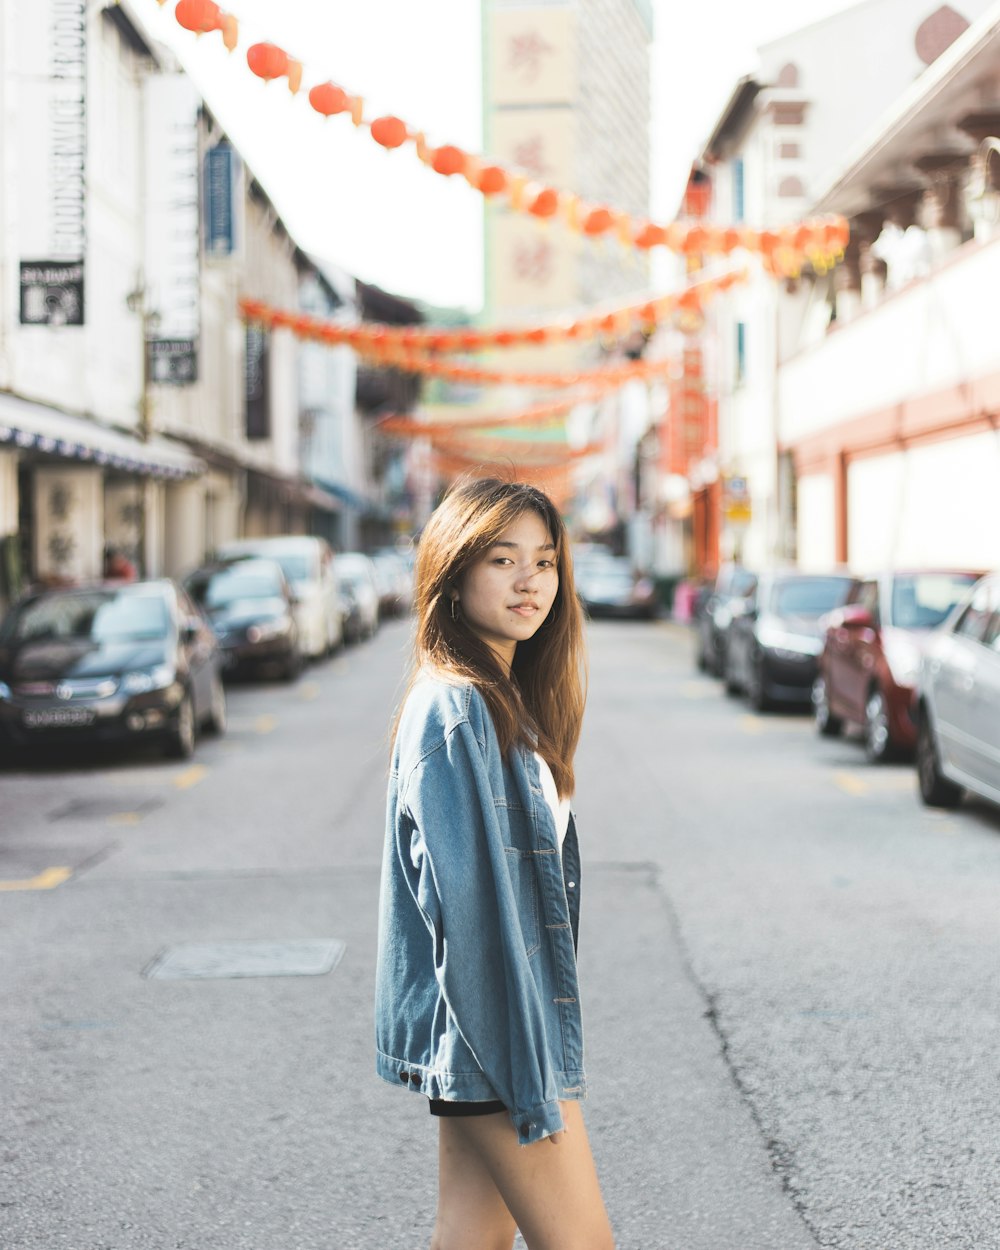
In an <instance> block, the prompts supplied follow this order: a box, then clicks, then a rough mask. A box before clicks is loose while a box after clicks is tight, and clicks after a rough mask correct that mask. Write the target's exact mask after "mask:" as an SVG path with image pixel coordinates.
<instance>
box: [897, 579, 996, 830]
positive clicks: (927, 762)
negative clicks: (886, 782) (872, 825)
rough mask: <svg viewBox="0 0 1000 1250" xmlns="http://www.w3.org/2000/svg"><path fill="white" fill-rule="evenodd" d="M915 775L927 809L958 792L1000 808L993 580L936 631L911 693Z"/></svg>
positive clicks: (952, 802)
mask: <svg viewBox="0 0 1000 1250" xmlns="http://www.w3.org/2000/svg"><path fill="white" fill-rule="evenodd" d="M917 774H918V777H919V780H920V795H921V797H922V799H923V801H924V802H925V803H926V804H928V805H929V806H931V807H956V806H957V805H958V803H959V802H960V801H961V798H962V791H963V790H971V791H972V792H973V793H975V794H978V795H981V796H982V797H983V798H984V799H989V800H990V802H992V803H997V804H1000V573H991V574H989V575H988V576H987V577H984V578H982V579H981V580H980V581H978V582H977V583H976V585H975V586H974V587H973V589H972V590H971V591H970V593H969V594H968V595H967V596H966V597H965V598H964V599H963V600H962V602H961V603H960V604H959V605H958V606H957V607H956V608H955V610H954V612H953V613H952V614H951V616H949V618H948V620H947V621H946V622H945V623H944V625H942V626H941V628H940V629H938V630H937V631H935V634H934V635H933V637H932V640H931V642H930V645H929V646H928V648H927V651H926V653H925V655H924V657H923V661H922V663H921V668H920V677H919V681H918V686H917Z"/></svg>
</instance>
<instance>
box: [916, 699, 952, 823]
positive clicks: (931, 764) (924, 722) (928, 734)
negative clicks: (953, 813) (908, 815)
mask: <svg viewBox="0 0 1000 1250" xmlns="http://www.w3.org/2000/svg"><path fill="white" fill-rule="evenodd" d="M917 780H918V782H919V783H920V797H921V798H922V799H923V801H924V803H925V804H926V805H927V806H928V807H946V808H953V807H958V805H959V803H960V802H961V801H962V787H961V786H956V785H955V783H954V782H953V781H949V780H948V778H947V777H945V776H943V775H942V773H941V765H940V762H939V761H938V753H937V744H936V743H935V741H934V731H933V729H931V725H930V718H929V717H928V715H927V713H926V712H922V713H921V716H920V724H919V725H918V727H917Z"/></svg>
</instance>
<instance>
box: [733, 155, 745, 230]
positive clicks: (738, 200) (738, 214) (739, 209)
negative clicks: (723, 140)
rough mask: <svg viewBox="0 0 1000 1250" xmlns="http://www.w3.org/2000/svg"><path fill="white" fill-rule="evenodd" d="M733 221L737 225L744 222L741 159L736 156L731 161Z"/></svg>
mask: <svg viewBox="0 0 1000 1250" xmlns="http://www.w3.org/2000/svg"><path fill="white" fill-rule="evenodd" d="M732 169H733V221H734V222H735V223H736V224H737V225H739V223H740V222H741V221H745V220H746V192H745V179H744V175H743V157H742V156H737V157H735V158H734V160H733V166H732Z"/></svg>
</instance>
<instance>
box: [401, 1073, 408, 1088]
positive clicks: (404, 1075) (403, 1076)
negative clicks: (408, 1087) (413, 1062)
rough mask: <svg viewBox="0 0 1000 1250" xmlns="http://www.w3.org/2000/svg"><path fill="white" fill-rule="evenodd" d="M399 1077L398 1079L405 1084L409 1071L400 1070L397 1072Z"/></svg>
mask: <svg viewBox="0 0 1000 1250" xmlns="http://www.w3.org/2000/svg"><path fill="white" fill-rule="evenodd" d="M399 1079H400V1080H401V1081H402V1082H403V1084H404V1085H405V1084H406V1082H407V1081H408V1080H409V1079H410V1074H409V1072H400V1074H399Z"/></svg>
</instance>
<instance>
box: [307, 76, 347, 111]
mask: <svg viewBox="0 0 1000 1250" xmlns="http://www.w3.org/2000/svg"><path fill="white" fill-rule="evenodd" d="M309 103H310V104H311V105H312V106H313V108H314V109H315V110H316V112H317V113H322V114H323V116H324V117H333V116H334V114H335V113H346V112H347V110H348V109H349V108H350V107H351V101H350V97H349V96H348V94H347V92H346V91H345V90H344V88H343V87H338V86H337V85H336V84H335V83H332V82H321V83H320V84H319V86H318V87H313V89H312V90H311V91H310V92H309Z"/></svg>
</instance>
